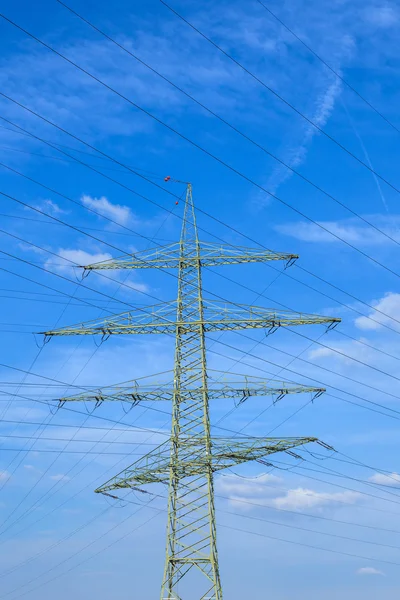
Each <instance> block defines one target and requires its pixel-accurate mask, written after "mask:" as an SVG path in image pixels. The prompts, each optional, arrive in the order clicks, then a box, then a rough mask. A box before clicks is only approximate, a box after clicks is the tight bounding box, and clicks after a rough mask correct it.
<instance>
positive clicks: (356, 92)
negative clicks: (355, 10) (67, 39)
mask: <svg viewBox="0 0 400 600" xmlns="http://www.w3.org/2000/svg"><path fill="white" fill-rule="evenodd" d="M57 1H58V2H59V0H57ZM256 1H257V2H258V3H259V4H261V6H262V7H263V8H265V10H266V11H267V12H268V13H269V14H270V15H271V16H272V17H274V19H275V20H276V21H278V23H280V24H281V25H282V26H283V27H284V28H285V29H286V30H287V31H288V32H289V33H290V34H291V35H292V36H293V37H294V38H296V40H297V41H298V42H300V44H302V46H304V48H306V49H307V50H308V51H309V52H311V54H313V55H314V56H315V57H316V58H317V59H318V60H319V61H320V62H321V63H322V64H323V65H325V67H327V68H328V69H329V70H330V72H331V73H333V74H334V75H335V77H337V78H338V79H340V81H341V82H342V83H344V84H345V85H346V86H347V87H348V88H349V89H350V90H351V91H352V92H354V94H356V96H358V97H359V98H360V100H362V101H363V102H364V103H365V104H366V105H367V106H369V108H371V109H372V110H373V111H374V113H376V114H377V115H379V116H380V117H381V119H383V120H384V121H385V122H386V123H387V124H388V125H390V127H392V129H394V130H395V131H397V133H400V129H398V127H396V125H394V124H393V123H392V122H391V121H390V120H389V119H388V118H387V117H385V115H384V114H382V113H381V112H380V111H379V110H378V109H377V108H376V107H375V106H373V104H371V102H369V100H367V99H366V98H365V97H364V96H363V95H362V94H360V92H359V91H357V90H356V89H355V87H354V86H353V85H351V83H349V82H348V81H347V80H346V79H345V78H344V77H342V75H340V73H338V72H337V71H336V70H335V69H334V68H333V67H332V66H331V65H330V64H329V63H327V62H326V60H324V59H323V58H322V56H321V55H320V54H318V53H317V52H315V50H313V48H311V46H310V45H309V44H307V43H306V42H305V41H304V40H303V39H301V37H300V36H298V35H297V34H296V33H295V32H294V31H293V29H291V28H290V27H289V26H288V25H286V23H284V22H283V21H282V19H280V18H279V17H278V16H277V15H276V14H275V13H274V12H272V10H271V9H270V8H269V7H268V6H266V5H265V4H264V3H263V2H261V0H256ZM60 4H61V2H60ZM65 6H66V5H65ZM66 8H68V7H66Z"/></svg>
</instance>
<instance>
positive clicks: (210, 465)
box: [96, 436, 318, 493]
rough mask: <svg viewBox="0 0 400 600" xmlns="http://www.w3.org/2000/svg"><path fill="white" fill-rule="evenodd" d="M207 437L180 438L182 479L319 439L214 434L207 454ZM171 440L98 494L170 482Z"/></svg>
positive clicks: (172, 465)
mask: <svg viewBox="0 0 400 600" xmlns="http://www.w3.org/2000/svg"><path fill="white" fill-rule="evenodd" d="M204 442H205V440H204V438H203V437H199V438H196V437H194V438H193V437H187V438H181V439H180V445H181V449H182V454H181V458H180V461H179V466H178V469H179V470H178V475H179V477H180V478H181V479H183V478H186V477H197V476H199V475H202V474H203V473H204V470H205V469H211V470H212V472H215V471H221V470H222V469H227V468H229V467H233V466H235V465H238V464H241V463H245V462H249V461H252V460H259V459H262V458H265V457H266V456H269V455H270V454H275V453H276V452H287V451H289V450H292V449H293V448H297V447H299V446H304V444H308V443H310V442H318V440H317V438H313V437H304V438H285V439H282V438H254V437H237V438H227V437H216V436H214V437H213V441H212V452H211V453H210V454H208V455H204V453H203V451H202V449H203V447H204ZM171 460H172V459H171V456H170V452H169V449H168V445H167V442H164V443H163V444H161V446H158V448H155V449H154V450H152V451H151V452H149V453H148V454H146V455H145V456H143V457H142V458H140V459H139V460H138V461H136V462H135V463H134V464H133V465H131V466H130V467H129V468H128V469H125V470H124V471H122V472H121V473H119V474H118V475H116V476H115V477H113V478H112V479H110V480H109V481H107V482H106V483H105V484H104V485H102V486H101V487H99V488H98V489H97V490H96V493H105V492H112V491H115V490H118V489H126V488H130V489H135V488H138V487H139V486H143V485H147V484H150V483H168V480H169V476H170V469H171V468H175V464H173V461H172V462H171Z"/></svg>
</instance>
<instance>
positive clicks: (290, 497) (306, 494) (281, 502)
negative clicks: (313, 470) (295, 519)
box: [272, 487, 360, 510]
mask: <svg viewBox="0 0 400 600" xmlns="http://www.w3.org/2000/svg"><path fill="white" fill-rule="evenodd" d="M359 499H360V494H358V493H357V492H350V491H349V492H336V493H331V494H330V493H327V492H316V491H314V490H310V489H306V488H301V487H299V488H295V489H292V490H288V491H287V492H286V494H285V495H284V496H280V497H278V498H275V499H274V500H273V501H272V503H273V504H274V506H276V507H277V508H286V509H290V510H303V509H307V508H317V509H322V508H327V507H332V506H337V505H338V503H339V504H340V503H349V504H356V503H357V502H358V501H359Z"/></svg>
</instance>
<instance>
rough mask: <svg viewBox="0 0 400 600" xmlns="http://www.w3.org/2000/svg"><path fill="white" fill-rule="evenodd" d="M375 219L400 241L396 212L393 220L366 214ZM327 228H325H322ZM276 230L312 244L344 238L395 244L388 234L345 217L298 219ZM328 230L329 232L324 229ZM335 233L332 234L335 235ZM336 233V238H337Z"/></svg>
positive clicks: (356, 242)
mask: <svg viewBox="0 0 400 600" xmlns="http://www.w3.org/2000/svg"><path fill="white" fill-rule="evenodd" d="M366 218H367V219H368V220H369V221H371V222H374V224H375V225H377V226H378V227H379V229H381V230H382V231H384V233H385V234H387V235H389V236H390V237H392V238H393V239H395V240H397V241H399V242H400V233H399V227H398V225H399V223H400V218H399V217H398V216H396V215H394V216H391V217H390V219H389V218H388V217H386V216H382V215H372V216H367V217H366ZM323 228H324V229H323ZM275 229H276V231H278V232H279V233H282V234H284V235H288V236H290V237H293V238H296V239H298V240H301V241H303V242H311V243H335V242H336V243H337V242H340V239H338V238H341V239H343V240H345V241H346V242H349V243H351V244H358V245H362V246H381V245H383V244H388V243H393V242H391V241H390V240H389V239H388V238H387V237H386V236H385V235H382V234H381V233H379V231H376V230H374V229H371V228H370V227H368V226H367V225H365V226H364V225H362V224H360V221H359V220H358V219H344V220H343V221H317V225H315V224H314V223H308V222H306V221H297V222H292V223H285V224H282V225H276V226H275ZM325 229H326V230H327V231H325ZM332 234H333V235H332ZM335 236H337V237H335Z"/></svg>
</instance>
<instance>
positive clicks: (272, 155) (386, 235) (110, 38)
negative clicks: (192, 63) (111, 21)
mask: <svg viewBox="0 0 400 600" xmlns="http://www.w3.org/2000/svg"><path fill="white" fill-rule="evenodd" d="M56 2H58V4H61V5H62V6H64V7H65V8H66V9H67V10H69V11H70V12H71V13H72V14H74V15H75V16H76V17H78V18H79V19H80V20H81V21H83V22H84V23H86V24H87V25H89V27H91V28H92V29H94V30H95V31H97V32H98V33H99V34H100V35H102V36H103V37H104V38H106V39H107V40H108V41H110V42H112V43H113V44H115V45H116V46H117V47H118V48H120V49H121V50H123V51H124V52H126V53H127V54H128V55H129V56H131V57H132V58H133V59H135V60H136V61H137V62H139V63H140V64H141V65H143V66H144V67H146V68H147V69H149V70H150V71H151V72H153V73H155V74H156V75H157V76H158V77H160V78H161V79H162V80H163V81H166V82H167V83H168V84H169V85H171V86H172V87H173V88H174V89H176V90H178V91H179V92H180V93H182V94H184V95H185V96H186V97H187V98H189V99H190V100H191V101H193V102H195V103H196V104H197V105H198V106H200V107H201V108H202V109H204V110H206V111H207V112H208V113H209V114H211V115H212V116H213V117H215V118H216V119H218V120H219V121H221V122H222V123H224V124H225V125H227V126H228V127H229V128H230V129H232V130H233V131H235V132H236V133H238V134H239V135H240V136H241V137H243V138H244V139H246V140H247V141H249V142H250V143H252V144H253V145H254V146H256V147H257V148H259V149H260V150H262V151H263V152H265V153H266V154H268V155H269V156H271V157H272V158H273V159H274V160H276V161H278V162H279V163H280V164H281V165H283V166H284V167H285V168H287V169H289V170H290V171H291V172H292V173H294V174H296V175H297V176H298V177H301V178H302V179H303V180H304V181H306V182H307V183H308V184H310V185H312V186H313V187H314V188H316V189H317V190H318V191H320V192H321V193H323V194H324V195H325V196H327V197H329V198H330V199H331V200H333V201H334V202H336V203H338V204H339V205H340V206H342V207H343V208H345V209H346V210H348V211H349V212H350V213H351V214H352V215H354V216H356V217H357V218H359V219H361V220H362V221H363V222H364V223H366V224H367V225H368V226H369V227H372V228H373V229H374V230H376V231H378V232H379V233H380V234H381V235H383V236H384V237H387V238H388V239H390V240H391V241H392V242H394V243H395V244H397V245H399V246H400V242H399V241H398V240H396V239H395V238H393V237H392V236H390V235H389V234H388V233H387V232H385V231H383V230H381V229H379V227H377V226H376V225H374V224H373V223H371V222H370V221H368V219H366V218H365V217H363V216H361V215H359V214H358V213H357V212H356V211H354V210H353V209H351V208H350V207H348V206H347V205H346V204H344V203H343V202H341V201H340V200H338V199H337V198H335V197H334V196H332V195H331V194H329V193H328V192H326V191H325V190H323V189H322V188H321V187H320V186H318V185H317V184H315V183H314V182H312V181H311V180H310V179H308V178H307V177H305V176H304V175H302V174H301V173H300V172H299V171H297V170H296V169H295V168H293V167H292V166H290V165H289V164H287V163H285V162H284V161H283V160H281V159H280V158H278V157H277V156H276V155H274V154H273V153H272V152H270V151H269V150H267V149H266V148H265V147H264V146H262V145H261V144H259V143H257V142H256V141H254V140H253V139H252V138H250V137H249V136H248V135H246V134H245V133H243V132H242V131H240V130H239V129H238V128H237V127H235V126H234V125H232V124H231V123H229V121H227V120H226V119H224V118H223V117H221V116H220V115H218V114H217V113H216V112H214V111H213V110H211V109H210V108H209V107H208V106H206V105H205V104H203V103H202V102H200V101H198V100H197V99H196V98H194V96H192V95H191V94H189V93H188V92H186V91H185V90H184V89H183V88H182V87H180V86H178V85H176V84H175V83H174V82H173V81H171V79H169V78H168V77H165V76H164V75H162V73H160V72H159V71H158V70H157V69H154V68H153V67H152V66H151V65H149V63H147V62H145V61H144V60H142V59H141V58H140V57H138V56H137V55H136V54H134V53H133V52H132V51H131V50H129V49H128V48H127V47H126V46H124V45H123V44H121V43H119V42H118V41H117V40H115V39H114V38H112V37H111V36H109V35H108V34H107V33H105V32H104V31H103V30H101V29H99V28H98V27H97V26H96V25H94V24H93V23H92V22H91V21H89V20H88V19H86V18H85V17H83V16H82V15H81V14H79V13H78V12H77V11H75V10H74V9H72V8H71V7H70V6H68V5H67V4H66V3H65V2H63V1H62V0H56Z"/></svg>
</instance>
